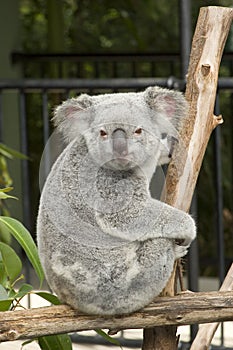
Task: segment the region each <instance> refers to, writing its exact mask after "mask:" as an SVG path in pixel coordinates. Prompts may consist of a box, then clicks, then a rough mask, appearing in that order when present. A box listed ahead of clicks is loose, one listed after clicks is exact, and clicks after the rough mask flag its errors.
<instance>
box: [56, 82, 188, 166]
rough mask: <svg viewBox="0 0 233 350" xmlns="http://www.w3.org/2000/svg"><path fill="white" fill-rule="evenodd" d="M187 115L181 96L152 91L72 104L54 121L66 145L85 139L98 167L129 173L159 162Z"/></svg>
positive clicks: (62, 107) (58, 112) (64, 106)
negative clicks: (150, 163) (164, 149)
mask: <svg viewBox="0 0 233 350" xmlns="http://www.w3.org/2000/svg"><path fill="white" fill-rule="evenodd" d="M185 110H186V102H185V99H184V97H183V96H182V94H181V93H179V92H175V91H171V90H167V89H161V88H159V87H150V88H147V89H146V90H145V91H144V92H139V93H116V94H105V95H98V96H89V95H81V96H79V97H78V98H72V99H69V100H67V101H65V102H63V104H62V105H60V106H58V107H57V109H56V111H55V116H54V122H55V125H56V126H57V127H58V129H59V130H60V131H61V132H62V133H63V135H64V136H65V138H66V139H67V141H68V142H70V141H72V140H74V139H75V138H80V137H83V138H84V139H85V141H86V145H87V148H88V151H89V154H90V156H91V157H92V158H93V160H94V161H95V162H97V163H98V164H99V165H100V166H105V167H108V168H110V169H119V170H127V169H130V168H133V167H135V166H141V165H142V164H143V163H145V162H146V161H147V160H149V159H151V158H153V162H155V163H157V162H159V158H160V157H161V153H162V152H163V147H164V143H163V140H164V139H165V138H166V137H167V135H168V136H171V137H176V136H177V128H178V125H179V122H180V119H181V117H182V116H184V115H185Z"/></svg>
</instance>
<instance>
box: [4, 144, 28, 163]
mask: <svg viewBox="0 0 233 350" xmlns="http://www.w3.org/2000/svg"><path fill="white" fill-rule="evenodd" d="M0 153H1V154H2V155H3V156H4V157H7V158H9V159H12V158H19V159H28V157H27V156H25V155H24V154H22V153H20V152H18V151H16V150H14V149H13V148H10V147H8V146H6V145H4V144H3V143H0Z"/></svg>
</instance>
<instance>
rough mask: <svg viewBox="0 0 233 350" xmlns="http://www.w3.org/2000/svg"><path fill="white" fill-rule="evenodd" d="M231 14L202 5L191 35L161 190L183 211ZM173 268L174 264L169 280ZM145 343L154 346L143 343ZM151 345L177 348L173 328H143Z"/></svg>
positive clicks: (204, 138) (208, 127)
mask: <svg viewBox="0 0 233 350" xmlns="http://www.w3.org/2000/svg"><path fill="white" fill-rule="evenodd" d="M232 18H233V9H231V8H224V7H215V6H212V7H203V8H201V9H200V13H199V17H198V21H197V25H196V30H195V33H194V37H193V42H192V49H191V56H190V63H189V69H188V75H187V87H186V93H185V96H186V99H187V101H188V102H189V106H190V107H189V111H188V117H187V118H186V120H185V122H184V123H183V125H182V128H181V132H180V141H179V146H178V147H177V148H176V151H175V152H174V157H173V160H172V161H171V163H170V165H169V168H168V173H167V177H166V186H165V190H164V192H163V200H165V201H166V203H168V204H170V205H172V206H174V207H176V208H179V209H181V210H184V211H188V210H189V208H190V205H191V200H192V196H193V192H194V189H195V186H196V182H197V177H198V174H199V171H200V168H201V164H202V160H203V157H204V153H205V150H206V147H207V143H208V141H209V138H210V135H211V133H212V131H213V129H214V128H215V127H216V126H217V125H218V124H221V123H222V117H221V116H217V117H216V116H214V115H213V111H214V104H215V96H216V90H217V82H218V71H219V65H220V61H221V58H222V53H223V49H224V46H225V42H226V39H227V36H228V32H229V29H230V26H231V22H232ZM175 270H176V267H174V272H173V276H172V280H174V274H175ZM163 295H174V284H173V282H171V281H170V282H169V283H168V285H167V287H166V288H165V290H164V293H163ZM147 337H148V338H150V341H148V339H147ZM148 343H151V344H154V346H153V347H151V345H148V346H147V345H146V344H148ZM151 349H153V350H156V349H158V350H173V349H177V339H176V336H174V328H173V327H172V328H167V329H164V328H155V329H154V331H153V332H151V331H147V330H145V331H144V344H143V350H151Z"/></svg>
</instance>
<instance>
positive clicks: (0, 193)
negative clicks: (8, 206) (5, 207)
mask: <svg viewBox="0 0 233 350" xmlns="http://www.w3.org/2000/svg"><path fill="white" fill-rule="evenodd" d="M9 198H12V199H18V198H17V197H14V196H9V194H6V193H4V192H2V191H1V190H0V199H9Z"/></svg>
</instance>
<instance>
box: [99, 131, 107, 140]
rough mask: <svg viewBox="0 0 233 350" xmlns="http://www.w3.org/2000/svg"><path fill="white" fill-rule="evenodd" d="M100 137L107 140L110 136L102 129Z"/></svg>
mask: <svg viewBox="0 0 233 350" xmlns="http://www.w3.org/2000/svg"><path fill="white" fill-rule="evenodd" d="M100 136H101V137H104V138H105V137H107V136H108V134H107V133H106V131H105V130H104V129H101V130H100Z"/></svg>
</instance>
